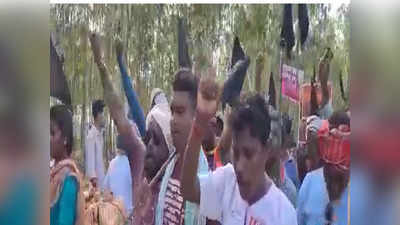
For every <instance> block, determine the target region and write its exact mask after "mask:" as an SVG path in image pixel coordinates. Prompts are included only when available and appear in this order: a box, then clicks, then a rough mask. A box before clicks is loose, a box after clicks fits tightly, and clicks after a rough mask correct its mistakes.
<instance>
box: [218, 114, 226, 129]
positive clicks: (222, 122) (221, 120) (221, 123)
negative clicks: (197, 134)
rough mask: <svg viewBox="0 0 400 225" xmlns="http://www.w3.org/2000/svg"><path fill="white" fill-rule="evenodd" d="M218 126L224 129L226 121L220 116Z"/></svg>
mask: <svg viewBox="0 0 400 225" xmlns="http://www.w3.org/2000/svg"><path fill="white" fill-rule="evenodd" d="M216 120H217V125H218V126H220V127H221V128H222V129H224V120H223V119H222V118H221V117H220V116H216Z"/></svg>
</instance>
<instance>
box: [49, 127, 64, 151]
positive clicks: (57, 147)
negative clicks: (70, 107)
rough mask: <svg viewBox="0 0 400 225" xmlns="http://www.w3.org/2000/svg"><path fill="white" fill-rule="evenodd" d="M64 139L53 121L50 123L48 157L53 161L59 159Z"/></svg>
mask: <svg viewBox="0 0 400 225" xmlns="http://www.w3.org/2000/svg"><path fill="white" fill-rule="evenodd" d="M65 140H66V138H65V137H64V136H63V135H62V132H61V130H60V128H59V126H58V125H57V123H56V122H54V121H53V120H51V121H50V156H51V158H53V159H57V158H59V157H60V156H61V155H62V154H63V152H64V151H65V145H64V142H65Z"/></svg>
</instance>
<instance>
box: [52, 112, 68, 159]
mask: <svg viewBox="0 0 400 225" xmlns="http://www.w3.org/2000/svg"><path fill="white" fill-rule="evenodd" d="M50 120H52V121H53V122H55V123H56V124H57V126H58V127H59V128H60V130H61V133H62V135H63V136H64V137H65V138H67V154H68V155H71V153H72V144H73V130H72V114H71V112H70V111H69V109H68V106H66V105H55V106H53V107H51V108H50Z"/></svg>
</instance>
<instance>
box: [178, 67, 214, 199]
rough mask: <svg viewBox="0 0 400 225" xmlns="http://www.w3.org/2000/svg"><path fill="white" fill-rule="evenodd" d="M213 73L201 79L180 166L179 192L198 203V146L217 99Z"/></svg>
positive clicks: (211, 71) (185, 197)
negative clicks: (193, 117)
mask: <svg viewBox="0 0 400 225" xmlns="http://www.w3.org/2000/svg"><path fill="white" fill-rule="evenodd" d="M214 80H215V71H214V70H213V69H211V70H210V73H209V76H208V77H206V78H202V79H201V81H200V86H199V89H198V90H199V93H198V94H197V108H196V116H195V119H194V122H193V125H192V129H191V131H190V135H189V140H188V144H187V146H186V150H185V155H184V161H183V165H182V170H181V171H182V177H181V182H182V183H181V184H182V187H181V192H182V195H183V197H184V199H185V200H188V201H191V202H194V203H198V204H199V203H200V182H199V179H198V177H197V167H198V158H199V154H200V146H201V143H202V140H203V137H204V132H205V131H206V129H207V124H208V122H209V120H210V119H211V118H212V117H213V116H215V113H216V111H217V106H218V99H219V88H218V85H217V84H216V83H215V81H214Z"/></svg>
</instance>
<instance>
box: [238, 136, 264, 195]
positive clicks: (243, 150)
mask: <svg viewBox="0 0 400 225" xmlns="http://www.w3.org/2000/svg"><path fill="white" fill-rule="evenodd" d="M232 149H233V167H234V168H235V173H236V178H237V182H238V185H239V191H240V195H241V196H242V198H243V199H245V200H249V199H251V198H252V197H253V196H254V195H255V194H257V193H256V192H257V188H258V187H259V186H260V184H261V182H263V176H265V174H264V169H265V164H266V161H267V156H268V152H267V149H265V146H264V145H263V144H262V143H261V142H260V140H259V139H257V138H255V137H253V136H252V135H251V134H250V130H249V128H245V129H243V130H242V131H240V132H235V131H234V133H233V139H232Z"/></svg>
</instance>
